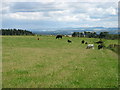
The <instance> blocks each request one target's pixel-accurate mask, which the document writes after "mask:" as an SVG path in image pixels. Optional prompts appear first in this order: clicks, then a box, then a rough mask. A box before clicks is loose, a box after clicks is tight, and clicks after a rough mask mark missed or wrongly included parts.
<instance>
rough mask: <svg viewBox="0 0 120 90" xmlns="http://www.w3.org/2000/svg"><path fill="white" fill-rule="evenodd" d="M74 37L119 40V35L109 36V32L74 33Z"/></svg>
mask: <svg viewBox="0 0 120 90" xmlns="http://www.w3.org/2000/svg"><path fill="white" fill-rule="evenodd" d="M72 37H87V38H105V39H118V38H119V37H120V35H119V34H109V32H100V33H99V34H97V33H96V32H87V31H84V32H73V34H72Z"/></svg>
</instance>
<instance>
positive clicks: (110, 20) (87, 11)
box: [1, 0, 118, 30]
mask: <svg viewBox="0 0 120 90" xmlns="http://www.w3.org/2000/svg"><path fill="white" fill-rule="evenodd" d="M93 1H94V0H89V1H86V2H85V1H84V2H80V1H79V2H78V1H77V0H74V2H73V1H68V0H67V1H66V2H64V1H59V2H57V1H55V0H49V2H48V1H47V0H44V2H43V1H38V0H37V1H36V2H35V0H34V2H33V1H32V0H29V2H28V1H25V0H24V1H21V2H16V1H15V0H12V1H11V2H10V1H8V0H5V1H4V2H2V9H1V11H2V28H20V29H27V30H36V29H39V30H41V29H44V28H65V27H117V26H118V2H117V0H112V1H111V2H108V1H107V0H106V1H105V2H93Z"/></svg>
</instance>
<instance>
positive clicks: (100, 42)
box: [95, 41, 103, 44]
mask: <svg viewBox="0 0 120 90" xmlns="http://www.w3.org/2000/svg"><path fill="white" fill-rule="evenodd" d="M95 43H97V44H102V43H103V41H98V42H95Z"/></svg>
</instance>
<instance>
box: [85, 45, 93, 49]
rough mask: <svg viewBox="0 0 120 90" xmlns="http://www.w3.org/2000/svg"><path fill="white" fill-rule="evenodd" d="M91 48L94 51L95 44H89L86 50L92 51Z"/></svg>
mask: <svg viewBox="0 0 120 90" xmlns="http://www.w3.org/2000/svg"><path fill="white" fill-rule="evenodd" d="M90 48H92V49H94V44H88V45H87V47H86V49H90Z"/></svg>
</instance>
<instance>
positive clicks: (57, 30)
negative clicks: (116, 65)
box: [32, 27, 118, 35]
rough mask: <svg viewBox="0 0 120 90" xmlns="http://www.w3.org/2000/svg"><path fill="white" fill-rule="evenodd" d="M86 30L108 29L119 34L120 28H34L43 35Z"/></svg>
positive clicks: (98, 30) (98, 31)
mask: <svg viewBox="0 0 120 90" xmlns="http://www.w3.org/2000/svg"><path fill="white" fill-rule="evenodd" d="M84 31H93V32H96V33H100V32H104V31H107V32H109V33H110V34H118V28H106V27H79V28H72V27H68V28H59V29H58V28H52V29H51V28H50V29H49V28H47V29H41V30H40V29H38V30H32V32H33V33H35V34H42V35H57V34H63V35H70V34H72V33H73V32H84Z"/></svg>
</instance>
